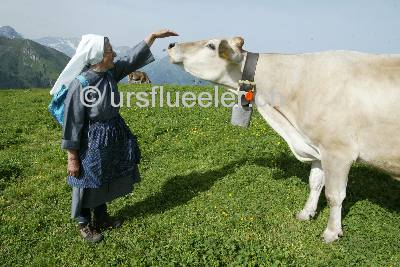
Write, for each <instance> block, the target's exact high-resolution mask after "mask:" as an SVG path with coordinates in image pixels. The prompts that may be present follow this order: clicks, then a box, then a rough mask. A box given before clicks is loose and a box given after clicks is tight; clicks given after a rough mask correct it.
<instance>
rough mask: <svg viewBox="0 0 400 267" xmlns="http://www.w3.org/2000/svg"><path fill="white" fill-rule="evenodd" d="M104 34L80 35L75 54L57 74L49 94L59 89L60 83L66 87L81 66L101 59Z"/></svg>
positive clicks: (78, 72)
mask: <svg viewBox="0 0 400 267" xmlns="http://www.w3.org/2000/svg"><path fill="white" fill-rule="evenodd" d="M103 52H104V36H101V35H97V34H85V35H82V40H81V41H80V42H79V45H78V48H77V49H76V52H75V54H74V55H73V56H72V58H71V59H70V60H69V62H68V64H67V66H66V67H65V68H64V70H63V71H62V72H61V74H60V76H58V79H57V81H56V82H55V84H54V86H53V88H52V89H51V91H50V94H51V95H53V94H55V93H57V92H58V90H60V88H61V86H62V85H65V86H66V87H67V88H68V86H69V84H70V83H71V82H72V81H73V80H74V79H75V78H76V76H78V75H79V74H80V73H81V71H82V70H83V68H84V67H85V66H86V65H88V64H90V65H93V64H97V63H100V62H101V61H102V60H103Z"/></svg>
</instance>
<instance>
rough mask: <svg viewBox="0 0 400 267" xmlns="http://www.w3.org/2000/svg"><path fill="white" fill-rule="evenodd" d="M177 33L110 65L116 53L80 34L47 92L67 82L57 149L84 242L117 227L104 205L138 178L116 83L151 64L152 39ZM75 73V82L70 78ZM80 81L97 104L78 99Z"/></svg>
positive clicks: (129, 188) (134, 146) (100, 38)
mask: <svg viewBox="0 0 400 267" xmlns="http://www.w3.org/2000/svg"><path fill="white" fill-rule="evenodd" d="M176 35H177V34H176V33H175V32H172V31H169V30H161V31H158V32H155V33H152V34H150V35H149V36H148V37H147V38H146V39H145V40H143V41H142V42H140V43H139V44H138V45H136V46H135V47H134V48H133V51H132V53H131V55H130V56H129V57H126V58H124V59H121V60H118V61H116V62H115V63H114V58H115V56H116V54H115V52H114V51H113V48H112V46H111V44H110V42H109V40H108V38H107V37H103V36H99V35H93V34H90V35H84V36H83V37H82V40H81V42H80V44H79V46H78V48H77V51H76V53H75V55H74V56H73V57H72V58H71V60H70V62H69V63H68V65H67V67H66V68H65V69H64V71H63V72H62V73H61V75H60V77H59V78H58V80H57V82H56V84H55V86H54V87H53V89H52V92H51V93H54V92H53V91H54V90H55V89H56V88H57V87H59V85H61V84H68V86H67V88H68V94H67V96H66V99H65V102H64V105H65V110H64V123H63V131H62V144H61V147H62V148H63V149H66V150H67V151H68V177H67V182H68V184H69V185H71V186H72V209H71V213H72V214H71V216H72V218H74V219H76V220H77V222H78V229H79V232H80V234H81V236H82V237H83V238H84V239H85V240H86V241H89V242H99V241H101V240H102V239H103V235H102V234H101V229H106V228H116V227H119V226H120V225H121V221H120V220H118V219H116V218H111V217H110V216H109V215H108V213H107V206H106V202H110V201H111V200H113V199H115V198H117V197H120V196H124V195H126V194H128V193H130V192H132V190H133V184H134V183H135V182H138V181H139V179H140V178H139V171H138V167H137V164H138V163H139V160H140V150H139V147H138V144H137V142H136V138H135V136H134V135H133V134H132V132H131V131H130V129H129V128H128V126H127V125H126V123H125V122H124V120H123V119H122V117H121V116H120V114H119V107H118V106H117V104H118V103H119V101H120V99H119V93H118V87H117V83H118V81H120V80H121V79H123V78H124V77H125V76H127V75H128V74H129V73H131V72H133V71H135V70H137V69H139V68H141V67H143V66H145V65H146V64H149V63H150V62H152V61H154V58H153V55H152V53H151V51H150V46H151V45H152V43H153V42H154V40H155V39H157V38H164V37H169V36H176ZM82 66H83V67H82ZM77 74H79V76H80V77H79V78H81V79H80V80H79V79H74V78H75V77H76V76H77ZM82 78H83V79H82ZM71 79H72V80H71ZM82 80H83V81H84V82H86V85H90V86H95V87H96V88H97V89H98V90H99V93H100V94H101V97H100V96H98V95H96V94H95V93H90V94H89V95H88V96H89V100H90V99H91V98H92V99H95V100H96V105H92V106H91V105H87V104H88V103H86V102H85V101H88V100H87V99H86V100H85V101H82V99H84V98H83V97H82V95H83V93H84V91H82V90H83V88H84V86H83V85H82ZM85 90H87V88H86V89H85ZM112 92H113V93H114V99H112ZM81 94H82V95H81ZM112 103H115V104H116V105H112ZM92 213H93V215H92Z"/></svg>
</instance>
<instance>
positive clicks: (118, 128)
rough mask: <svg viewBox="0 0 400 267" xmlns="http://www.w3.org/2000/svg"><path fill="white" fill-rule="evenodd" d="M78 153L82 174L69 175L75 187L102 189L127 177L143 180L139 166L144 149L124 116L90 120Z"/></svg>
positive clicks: (135, 180) (136, 180) (68, 178)
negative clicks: (138, 170) (105, 119)
mask: <svg viewBox="0 0 400 267" xmlns="http://www.w3.org/2000/svg"><path fill="white" fill-rule="evenodd" d="M78 154H79V159H80V174H79V176H78V177H73V176H68V177H67V182H68V184H69V185H71V186H73V187H78V188H100V187H102V186H103V185H106V184H108V183H112V182H113V181H115V180H116V179H120V178H127V177H128V178H130V179H132V180H133V182H138V180H139V176H138V173H137V170H136V165H137V164H138V163H139V162H140V148H139V145H138V143H137V140H136V137H135V136H134V135H133V134H132V132H131V131H130V129H129V127H128V126H127V125H126V123H125V121H124V120H123V118H122V117H121V116H120V115H118V116H116V117H114V118H112V119H111V120H108V121H97V122H88V123H86V124H85V126H84V127H83V130H82V138H81V146H80V149H79V153H78Z"/></svg>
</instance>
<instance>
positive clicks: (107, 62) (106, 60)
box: [102, 42, 117, 69]
mask: <svg viewBox="0 0 400 267" xmlns="http://www.w3.org/2000/svg"><path fill="white" fill-rule="evenodd" d="M116 55H117V54H115V52H114V50H113V48H112V46H111V44H110V43H109V42H106V43H105V46H104V54H103V62H102V63H103V65H104V67H105V68H108V69H111V68H113V67H114V58H115V57H116Z"/></svg>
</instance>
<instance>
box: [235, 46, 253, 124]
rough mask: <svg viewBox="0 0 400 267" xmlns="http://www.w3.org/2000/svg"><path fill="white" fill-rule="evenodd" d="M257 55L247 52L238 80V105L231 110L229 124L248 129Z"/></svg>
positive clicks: (251, 109)
mask: <svg viewBox="0 0 400 267" xmlns="http://www.w3.org/2000/svg"><path fill="white" fill-rule="evenodd" d="M258 57H259V54H258V53H251V52H247V55H246V61H245V64H244V67H243V73H242V79H241V80H239V95H238V100H239V101H238V104H235V105H234V106H233V108H232V117H231V124H233V125H237V126H241V127H246V128H247V127H249V124H250V120H251V114H252V113H253V107H252V105H253V103H254V95H255V92H256V83H255V82H254V75H255V72H256V67H257V61H258Z"/></svg>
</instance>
